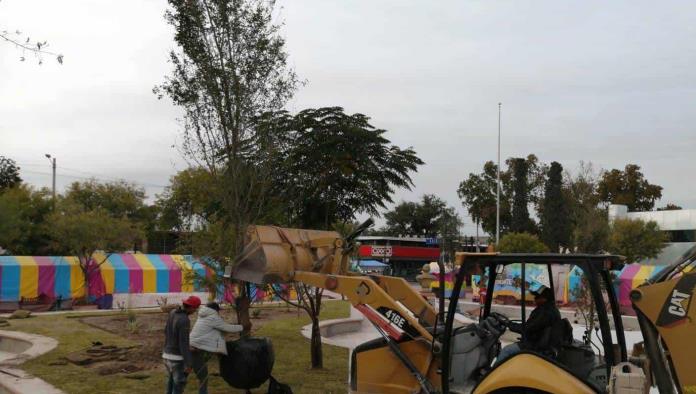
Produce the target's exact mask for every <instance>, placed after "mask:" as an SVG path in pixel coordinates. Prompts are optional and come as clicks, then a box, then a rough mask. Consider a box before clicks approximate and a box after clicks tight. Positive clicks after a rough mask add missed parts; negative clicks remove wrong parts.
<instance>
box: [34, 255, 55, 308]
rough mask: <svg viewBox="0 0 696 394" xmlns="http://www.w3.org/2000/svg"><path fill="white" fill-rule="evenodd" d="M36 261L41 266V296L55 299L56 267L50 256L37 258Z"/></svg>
mask: <svg viewBox="0 0 696 394" xmlns="http://www.w3.org/2000/svg"><path fill="white" fill-rule="evenodd" d="M34 261H35V262H36V264H37V265H38V266H39V288H38V290H39V295H41V294H45V295H47V296H49V297H51V298H55V296H56V292H55V284H56V266H55V265H53V261H51V258H50V257H48V256H35V257H34Z"/></svg>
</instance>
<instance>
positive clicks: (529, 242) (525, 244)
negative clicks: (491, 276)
mask: <svg viewBox="0 0 696 394" xmlns="http://www.w3.org/2000/svg"><path fill="white" fill-rule="evenodd" d="M496 250H497V251H498V252H502V253H546V252H548V251H549V248H548V247H547V246H546V245H545V244H544V243H543V242H541V240H540V239H539V237H537V236H536V235H534V234H529V233H512V232H510V233H507V234H505V235H504V236H503V237H502V238H500V242H499V243H498V245H497V247H496Z"/></svg>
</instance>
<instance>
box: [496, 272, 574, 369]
mask: <svg viewBox="0 0 696 394" xmlns="http://www.w3.org/2000/svg"><path fill="white" fill-rule="evenodd" d="M531 293H532V294H533V295H534V303H535V304H536V308H534V310H533V311H532V313H530V314H529V319H527V323H526V324H525V327H524V335H523V338H524V340H523V341H521V342H518V343H512V344H510V345H507V346H505V347H504V348H503V350H501V351H500V354H499V355H498V360H497V361H496V364H500V363H501V362H503V361H504V360H506V359H508V358H510V357H512V356H513V355H515V354H517V353H519V352H521V351H522V350H535V351H540V350H546V349H544V347H545V346H546V345H547V344H544V343H543V342H544V341H546V340H548V338H544V332H545V330H546V329H547V328H550V327H553V325H554V324H556V322H558V321H560V320H561V312H560V311H559V310H558V307H556V302H555V301H554V297H553V292H552V291H551V289H550V288H548V287H546V286H544V285H541V286H540V287H539V288H538V289H536V290H535V291H532V292H531ZM508 328H509V329H510V331H512V332H516V333H518V334H522V323H510V325H509V326H508Z"/></svg>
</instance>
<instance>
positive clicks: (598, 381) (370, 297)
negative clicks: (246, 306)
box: [227, 221, 696, 394]
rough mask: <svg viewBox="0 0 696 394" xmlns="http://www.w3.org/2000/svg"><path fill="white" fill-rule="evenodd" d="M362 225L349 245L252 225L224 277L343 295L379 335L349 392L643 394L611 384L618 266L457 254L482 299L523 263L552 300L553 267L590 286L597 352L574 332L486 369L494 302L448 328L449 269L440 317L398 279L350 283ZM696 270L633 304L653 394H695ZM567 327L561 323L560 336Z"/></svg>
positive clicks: (695, 260) (358, 354) (665, 281)
mask: <svg viewBox="0 0 696 394" xmlns="http://www.w3.org/2000/svg"><path fill="white" fill-rule="evenodd" d="M369 225H371V222H370V221H368V222H366V223H364V224H363V225H361V226H360V227H359V228H358V229H357V230H356V231H355V232H354V233H353V234H351V235H350V236H348V237H346V238H342V237H341V236H340V235H339V234H338V233H336V232H332V231H314V230H300V229H288V228H280V227H273V226H250V228H249V229H248V232H247V242H246V246H245V249H244V252H243V253H242V255H241V256H239V257H238V258H237V259H236V260H235V262H234V264H233V265H232V266H231V270H230V271H228V272H227V274H228V275H229V276H231V277H233V278H236V279H240V280H245V281H249V282H253V283H258V284H267V283H279V282H283V283H287V282H302V283H305V284H308V285H311V286H316V287H321V288H325V289H328V290H330V291H332V292H335V293H339V294H342V295H344V296H346V297H347V299H348V300H349V301H350V302H351V304H352V305H353V306H354V307H355V308H356V309H358V310H359V311H360V312H362V313H363V314H364V315H365V316H366V318H367V319H369V321H370V322H372V323H373V324H374V326H375V328H376V330H377V331H378V332H379V333H380V338H378V339H375V340H372V341H369V342H366V343H363V344H361V345H359V346H358V347H356V348H355V349H354V351H353V352H352V356H351V361H350V371H351V372H350V381H349V386H350V388H349V391H350V392H352V393H444V394H448V393H603V392H619V393H621V392H625V393H642V392H647V390H648V387H642V388H640V389H639V390H638V391H631V390H634V389H635V385H634V389H625V386H621V385H620V384H618V383H617V381H616V379H617V377H618V378H620V379H622V381H625V382H630V381H631V380H630V379H629V378H628V377H627V376H623V378H622V376H621V375H622V374H624V375H630V374H628V372H630V371H632V370H633V369H631V368H630V365H631V364H629V363H628V360H629V356H628V353H627V349H626V340H625V337H624V330H623V323H622V319H621V314H620V311H619V305H618V302H617V298H616V295H615V294H614V287H613V285H612V281H611V280H612V278H611V274H610V272H611V271H612V270H616V269H620V268H621V266H622V259H621V258H620V257H619V256H611V255H586V254H572V255H568V254H498V253H461V254H458V255H457V264H459V265H465V264H478V265H479V266H480V267H482V268H484V269H485V270H486V272H487V276H488V288H489V289H493V288H494V285H495V281H496V276H497V275H500V274H501V273H502V272H503V269H504V267H505V266H507V265H509V264H521V270H522V278H525V270H526V269H527V268H526V267H527V265H529V264H535V265H539V264H541V265H544V266H546V267H548V270H549V271H548V274H549V275H548V278H549V281H550V282H551V283H550V287H551V288H552V289H553V283H552V278H553V276H552V275H551V266H552V265H556V264H563V265H575V266H578V267H580V269H581V270H582V272H583V274H584V277H585V278H586V279H587V280H586V283H587V286H588V287H589V289H588V290H589V294H590V296H591V299H592V302H593V303H594V308H595V310H596V311H597V317H598V330H597V331H598V333H596V334H595V335H596V337H598V338H599V339H600V341H599V342H600V344H599V345H597V344H594V343H589V342H588V341H587V340H585V341H579V340H577V339H574V338H572V332H571V333H570V337H569V338H567V340H566V341H564V342H563V343H562V344H561V345H559V346H557V347H555V348H554V349H552V350H550V351H548V352H543V353H538V352H530V351H522V352H521V353H519V354H516V355H514V356H512V357H510V358H508V359H506V360H505V361H503V362H500V363H498V364H496V365H494V361H495V359H496V357H497V355H498V353H499V351H500V343H501V341H500V338H501V336H502V335H503V333H504V332H505V331H506V329H507V327H508V325H509V323H510V319H508V318H507V317H505V316H504V315H502V314H499V313H496V312H494V311H492V298H493V297H487V299H486V302H485V304H484V305H483V307H482V309H481V313H480V317H479V321H478V322H476V323H471V324H462V323H458V322H457V319H455V314H456V312H457V306H458V305H459V300H460V295H461V293H462V290H463V282H464V272H465V271H466V270H464V269H459V270H458V272H457V274H456V277H455V282H454V288H453V291H452V294H451V296H450V298H449V300H448V304H447V305H445V300H444V299H441V301H440V305H439V308H438V309H436V308H434V307H433V306H432V305H431V304H430V303H429V302H428V301H427V300H426V299H425V298H424V297H423V296H422V295H421V294H420V293H419V292H418V291H417V290H416V289H414V288H413V287H412V286H411V285H409V284H408V283H407V282H406V281H405V280H404V279H401V278H395V277H389V276H380V275H371V276H363V275H360V274H355V273H352V272H349V270H348V268H349V267H348V262H349V255H350V254H351V252H352V251H353V250H354V248H355V239H356V237H357V236H358V235H359V234H360V233H361V232H362V231H364V230H365V229H366V228H367V227H369ZM694 264H696V255H691V256H685V257H684V259H683V261H681V262H680V263H677V264H674V265H672V266H669V267H667V268H665V269H664V270H663V271H662V272H661V273H660V274H659V275H658V276H656V277H655V278H654V279H653V280H652V281H649V282H647V283H646V284H645V285H643V286H641V287H639V288H638V289H636V290H634V291H633V292H632V294H631V300H632V302H633V306H634V308H635V310H636V312H637V315H638V316H637V319H638V321H639V323H640V328H641V331H642V333H643V336H644V341H645V352H646V354H647V357H648V358H649V360H650V363H649V365H650V366H651V369H652V375H654V377H655V383H656V386H657V387H658V388H659V391H660V393H689V392H696V363H694V362H692V360H690V358H689V357H690V356H691V355H696V330H695V327H696V326H694V324H695V323H694V322H693V320H692V318H693V317H694V315H695V313H696V312H694V310H693V309H692V308H691V297H692V295H693V291H694V286H695V285H696V273H686V271H687V270H690V267H691V266H692V265H694ZM521 286H522V288H521V293H522V295H523V300H522V301H523V302H522V303H521V320H520V322H519V323H521V324H522V325H524V324H525V317H526V312H527V311H526V306H525V302H524V297H525V295H526V293H527V290H528V289H525V286H526V281H525V280H522V281H521ZM441 288H444V286H442V284H441ZM438 310H439V311H440V312H438ZM566 323H567V321H566ZM569 327H570V324H569V323H567V325H566V327H565V328H566V329H569ZM612 327H613V329H614V332H615V335H612ZM561 330H563V327H561ZM523 332H524V330H523ZM567 334H568V333H567V331H566V332H565V336H567ZM549 335H555V334H552V332H549ZM589 335H590V336H592V335H593V333H589ZM593 345H594V346H596V350H597V351H594V350H593ZM612 379H613V380H612ZM634 383H635V382H634Z"/></svg>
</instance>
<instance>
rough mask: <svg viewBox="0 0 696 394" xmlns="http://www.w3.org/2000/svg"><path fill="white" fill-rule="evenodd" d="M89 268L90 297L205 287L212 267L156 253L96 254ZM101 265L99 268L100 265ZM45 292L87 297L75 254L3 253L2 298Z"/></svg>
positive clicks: (189, 258) (0, 262)
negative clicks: (202, 280) (27, 254)
mask: <svg viewBox="0 0 696 394" xmlns="http://www.w3.org/2000/svg"><path fill="white" fill-rule="evenodd" d="M94 261H95V262H96V264H92V265H91V266H90V268H89V272H90V274H89V276H90V281H89V288H90V295H93V296H100V295H103V294H117V293H179V292H193V291H201V290H202V291H205V289H203V284H202V283H201V281H199V280H195V278H196V277H210V276H212V275H213V272H212V270H210V269H209V268H207V267H206V266H204V265H203V264H202V263H201V261H200V260H198V259H196V258H194V257H192V256H183V255H156V254H140V253H136V254H111V255H108V256H106V255H95V256H94ZM97 264H99V267H98V268H97V267H96V265H97ZM41 294H44V295H46V296H49V297H51V298H55V297H58V296H61V297H63V298H79V297H83V296H85V281H84V275H83V273H82V270H81V269H80V266H79V262H78V259H77V257H74V256H0V301H18V300H20V299H21V298H22V297H24V298H36V297H38V296H40V295H41Z"/></svg>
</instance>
